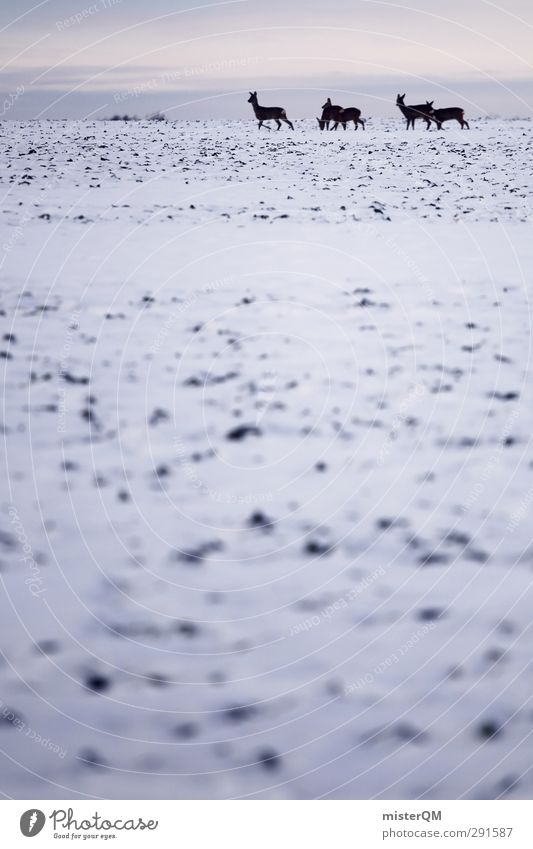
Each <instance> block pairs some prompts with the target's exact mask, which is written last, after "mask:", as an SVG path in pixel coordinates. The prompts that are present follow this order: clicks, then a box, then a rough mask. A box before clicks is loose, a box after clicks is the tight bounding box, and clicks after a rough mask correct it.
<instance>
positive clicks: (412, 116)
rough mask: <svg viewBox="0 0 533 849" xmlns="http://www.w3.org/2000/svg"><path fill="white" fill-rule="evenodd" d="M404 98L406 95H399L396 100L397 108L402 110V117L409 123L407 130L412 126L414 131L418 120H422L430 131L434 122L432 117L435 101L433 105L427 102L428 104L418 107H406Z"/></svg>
mask: <svg viewBox="0 0 533 849" xmlns="http://www.w3.org/2000/svg"><path fill="white" fill-rule="evenodd" d="M404 98H405V94H399V95H398V96H397V98H396V106H397V107H398V108H399V109H400V111H401V113H402V115H403V116H404V118H405V120H406V121H407V126H406V129H407V130H408V129H409V125H411V126H412V128H413V130H414V128H415V121H416V119H417V118H422V120H423V121H425V122H426V130H429V125H430V124H431V121H432V117H431V115H432V112H433V100H432V101H431V103H430V102H429V101H426V103H421V104H419V105H418V106H406V105H405V103H404Z"/></svg>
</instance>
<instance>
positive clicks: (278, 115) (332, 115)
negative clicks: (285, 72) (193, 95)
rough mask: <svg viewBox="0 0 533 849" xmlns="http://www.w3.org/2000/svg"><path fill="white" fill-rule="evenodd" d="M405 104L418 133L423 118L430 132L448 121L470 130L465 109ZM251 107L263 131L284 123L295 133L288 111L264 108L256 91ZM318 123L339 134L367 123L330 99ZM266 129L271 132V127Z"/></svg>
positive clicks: (399, 103) (354, 111)
mask: <svg viewBox="0 0 533 849" xmlns="http://www.w3.org/2000/svg"><path fill="white" fill-rule="evenodd" d="M404 100H405V94H399V95H398V96H397V98H396V106H397V107H398V109H399V110H400V112H401V113H402V115H403V116H404V118H405V121H406V129H407V130H408V129H409V127H412V128H413V130H414V128H415V121H416V120H417V118H420V119H421V120H422V121H424V122H425V124H426V130H429V127H430V125H431V124H432V123H434V124H436V125H437V130H440V129H442V125H443V124H444V122H445V121H457V122H458V123H459V124H460V125H461V129H462V130H464V128H465V127H466V129H467V130H469V129H470V127H469V125H468V121H466V120H465V116H464V109H460V108H459V107H458V106H449V107H447V108H446V109H434V108H433V103H434V101H433V100H431V101H430V100H426V102H425V103H419V104H416V105H410V106H406V104H405V102H404ZM248 103H251V104H252V108H253V110H254V114H255V117H256V118H257V121H258V129H259V130H260V129H261V127H262V126H263V124H264V122H265V121H275V122H276V124H277V125H278V130H279V129H280V127H281V122H282V121H283V122H284V123H285V124H288V125H289V127H290V128H291V130H294V124H293V123H292V121H289V119H288V118H287V113H286V111H285V109H283V108H282V107H281V106H260V105H259V103H258V101H257V92H256V91H251V92H250V97H249V98H248ZM317 121H318V126H319V127H320V129H321V130H329V129H332V130H336V129H337V127H338V126H339V124H340V125H341V126H342V128H343V129H344V130H345V129H346V125H347V124H349V123H350V121H353V125H354V130H357V128H358V126H359V124H360V125H361V127H362V128H363V130H364V129H365V122H364V121H363V119H362V118H361V110H360V109H357V108H356V107H355V106H349V107H347V108H346V107H344V106H339V105H338V104H335V103H332V102H331V98H330V97H328V99H327V100H326V102H325V103H324V105H323V106H322V115H321V117H320V118H317ZM330 124H331V128H330ZM266 126H267V128H268V129H270V127H269V126H268V124H267V125H266Z"/></svg>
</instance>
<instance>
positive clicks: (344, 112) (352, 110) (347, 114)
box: [331, 106, 365, 130]
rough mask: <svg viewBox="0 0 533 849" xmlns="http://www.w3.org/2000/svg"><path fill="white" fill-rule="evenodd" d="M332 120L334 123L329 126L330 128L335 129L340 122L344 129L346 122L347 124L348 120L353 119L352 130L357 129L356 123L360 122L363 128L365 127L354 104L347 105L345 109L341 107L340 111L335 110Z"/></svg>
mask: <svg viewBox="0 0 533 849" xmlns="http://www.w3.org/2000/svg"><path fill="white" fill-rule="evenodd" d="M333 120H334V121H335V123H334V125H333V127H332V128H331V129H332V130H336V129H337V127H338V126H339V124H342V126H343V128H344V129H346V124H349V123H350V121H353V124H354V130H357V126H358V124H361V126H362V128H363V130H364V129H365V122H364V121H363V119H362V118H361V110H360V109H357V108H356V107H355V106H348V107H347V108H346V109H341V111H340V112H337V115H336V116H335V118H334V119H333Z"/></svg>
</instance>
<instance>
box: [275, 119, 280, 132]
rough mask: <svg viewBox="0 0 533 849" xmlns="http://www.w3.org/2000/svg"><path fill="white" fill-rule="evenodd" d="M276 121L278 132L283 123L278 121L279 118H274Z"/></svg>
mask: <svg viewBox="0 0 533 849" xmlns="http://www.w3.org/2000/svg"><path fill="white" fill-rule="evenodd" d="M274 120H275V122H276V124H277V125H278V130H279V128H280V127H281V121H278V119H277V118H274Z"/></svg>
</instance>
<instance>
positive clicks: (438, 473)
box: [0, 118, 533, 798]
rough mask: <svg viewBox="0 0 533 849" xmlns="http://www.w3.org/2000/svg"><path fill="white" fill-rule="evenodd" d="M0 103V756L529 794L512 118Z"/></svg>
mask: <svg viewBox="0 0 533 849" xmlns="http://www.w3.org/2000/svg"><path fill="white" fill-rule="evenodd" d="M471 126H472V129H471V131H470V132H467V131H464V132H461V131H460V130H455V129H454V128H453V127H452V126H451V125H447V128H446V130H445V132H441V133H438V132H437V131H435V130H432V131H430V132H426V131H425V130H423V129H422V128H421V127H420V128H419V127H417V129H416V131H415V132H412V131H411V132H410V133H409V134H408V133H407V132H406V131H405V130H404V128H403V125H402V122H401V120H400V118H398V119H396V120H394V121H393V120H391V121H388V122H381V123H378V122H371V121H369V122H368V124H367V130H366V132H362V131H359V132H357V133H355V132H354V131H353V130H347V131H346V132H342V131H338V132H337V133H328V134H327V133H320V132H319V131H318V128H317V127H316V122H315V123H314V124H313V122H311V121H309V122H301V121H300V122H296V129H295V132H294V133H291V132H290V131H287V132H285V129H283V130H281V131H280V132H265V131H261V132H260V133H259V132H258V131H257V129H256V126H255V124H254V122H253V121H248V122H245V123H244V122H243V123H238V122H228V123H209V122H206V123H199V122H195V123H188V124H187V123H176V124H149V123H128V124H123V123H81V122H69V123H68V122H67V123H61V122H45V123H37V122H33V123H27V124H17V123H12V122H4V123H3V124H2V125H1V134H0V141H1V145H2V157H1V164H0V169H1V170H0V177H1V182H0V190H1V204H0V214H1V219H0V220H1V238H0V262H1V271H2V276H1V301H2V303H1V309H2V326H3V330H2V340H3V341H2V358H3V359H2V367H3V369H4V368H5V383H4V386H5V391H4V407H3V422H2V423H3V432H4V446H5V454H6V460H5V463H6V479H7V486H6V487H4V490H3V494H2V515H1V524H0V549H1V550H0V579H1V581H2V611H3V612H2V649H3V660H2V662H1V663H0V702H1V703H0V748H1V750H2V753H3V754H2V755H1V768H0V776H1V782H0V790H1V791H2V793H3V794H5V795H7V796H11V797H17V798H53V797H58V798H77V797H79V798H85V797H102V798H116V797H118V798H120V797H121V798H149V797H154V798H195V797H199V798H230V797H247V798H249V797H252V798H310V797H313V798H314V797H325V798H350V797H351V798H369V797H381V798H415V797H424V798H456V797H461V796H464V797H467V798H494V797H498V796H505V795H506V796H509V797H511V798H519V797H531V794H532V793H533V773H532V771H531V743H530V735H531V733H532V731H533V701H532V692H533V691H532V686H531V680H532V679H531V676H532V666H531V662H532V635H531V631H530V625H531V610H532V606H533V586H532V577H533V572H532V569H533V544H532V543H533V539H532V531H531V516H532V513H533V457H532V454H531V450H530V434H531V421H532V416H531V411H532V409H533V380H532V377H533V375H532V363H531V316H530V296H529V289H530V287H531V277H532V271H533V240H532V239H531V222H532V220H533V213H532V208H531V195H532V188H533V181H532V177H531V156H530V146H531V142H532V137H533V124H532V123H531V122H529V121H509V122H500V121H495V120H494V121H493V120H484V121H477V122H476V121H474V120H472V121H471Z"/></svg>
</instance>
